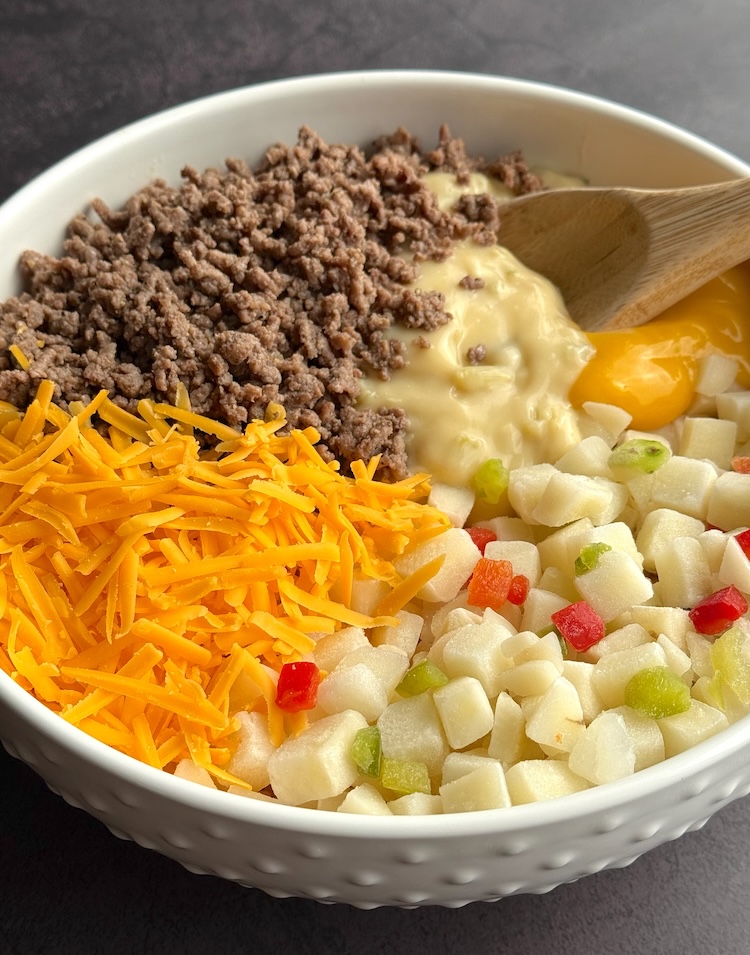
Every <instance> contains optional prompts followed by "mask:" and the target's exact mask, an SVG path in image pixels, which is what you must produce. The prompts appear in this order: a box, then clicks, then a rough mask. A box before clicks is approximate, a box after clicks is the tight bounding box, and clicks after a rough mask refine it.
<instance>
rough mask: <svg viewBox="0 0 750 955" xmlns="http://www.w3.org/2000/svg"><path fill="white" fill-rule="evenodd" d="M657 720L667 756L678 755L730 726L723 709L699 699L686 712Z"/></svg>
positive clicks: (693, 701)
mask: <svg viewBox="0 0 750 955" xmlns="http://www.w3.org/2000/svg"><path fill="white" fill-rule="evenodd" d="M657 722H658V724H659V729H660V730H661V733H662V736H663V737H664V753H665V755H666V756H667V757H669V756H676V755H677V753H682V752H684V751H685V750H686V749H690V747H691V746H695V745H696V743H700V742H702V741H703V740H704V739H708V738H709V737H711V736H713V735H714V734H716V733H718V732H719V730H723V729H725V728H726V727H727V726H729V721H728V720H727V718H726V716H725V715H724V714H723V713H722V712H721V710H718V709H716V707H714V706H709V705H708V704H707V703H701V702H700V701H699V700H692V702H691V703H690V709H689V710H686V711H685V712H684V713H675V714H674V715H673V716H665V717H664V718H663V719H660V720H657Z"/></svg>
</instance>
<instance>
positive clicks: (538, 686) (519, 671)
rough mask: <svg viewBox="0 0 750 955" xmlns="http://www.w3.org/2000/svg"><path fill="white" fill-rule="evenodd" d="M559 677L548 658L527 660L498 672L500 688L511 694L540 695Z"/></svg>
mask: <svg viewBox="0 0 750 955" xmlns="http://www.w3.org/2000/svg"><path fill="white" fill-rule="evenodd" d="M559 677H560V671H559V670H558V669H557V667H556V666H555V664H554V663H551V662H550V661H549V660H529V661H527V662H526V663H519V664H518V666H514V667H512V668H511V669H509V670H505V671H504V672H503V673H502V674H500V689H502V690H507V692H508V693H512V694H513V696H541V695H542V693H544V692H545V691H546V690H547V689H548V688H549V687H550V686H551V685H552V684H553V683H554V682H555V680H557V679H559Z"/></svg>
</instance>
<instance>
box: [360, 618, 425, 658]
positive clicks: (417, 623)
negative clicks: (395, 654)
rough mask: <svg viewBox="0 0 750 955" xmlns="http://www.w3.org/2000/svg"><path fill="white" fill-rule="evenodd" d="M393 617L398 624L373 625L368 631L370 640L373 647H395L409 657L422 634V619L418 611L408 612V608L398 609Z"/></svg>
mask: <svg viewBox="0 0 750 955" xmlns="http://www.w3.org/2000/svg"><path fill="white" fill-rule="evenodd" d="M395 617H396V619H397V620H398V625H397V626H395V627H374V628H373V629H372V630H371V631H370V642H371V643H372V645H373V646H374V647H382V646H387V647H397V648H398V649H399V650H403V651H404V653H405V654H406V655H407V656H408V657H411V656H412V654H413V653H414V651H415V650H416V649H417V644H418V643H419V638H420V636H421V635H422V626H423V625H424V619H423V618H422V617H420V615H419V614H418V613H410V612H409V611H408V610H399V612H398V613H397V614H395Z"/></svg>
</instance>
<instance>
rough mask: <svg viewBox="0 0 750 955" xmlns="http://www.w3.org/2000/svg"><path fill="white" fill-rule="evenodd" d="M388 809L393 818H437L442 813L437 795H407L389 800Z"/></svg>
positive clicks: (440, 800) (441, 802) (441, 805)
mask: <svg viewBox="0 0 750 955" xmlns="http://www.w3.org/2000/svg"><path fill="white" fill-rule="evenodd" d="M388 808H389V809H390V810H391V812H392V813H393V815H394V816H437V815H440V813H442V811H443V800H442V799H441V798H440V796H438V795H435V796H431V795H429V794H428V793H409V794H408V795H406V796H399V797H398V799H391V800H390V801H389V802H388Z"/></svg>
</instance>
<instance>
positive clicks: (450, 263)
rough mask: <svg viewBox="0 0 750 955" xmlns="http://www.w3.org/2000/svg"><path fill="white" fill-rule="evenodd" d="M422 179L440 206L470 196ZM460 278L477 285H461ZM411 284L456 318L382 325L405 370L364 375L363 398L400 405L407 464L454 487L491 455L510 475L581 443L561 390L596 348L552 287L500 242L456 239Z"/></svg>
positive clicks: (446, 181) (445, 180) (446, 179)
mask: <svg viewBox="0 0 750 955" xmlns="http://www.w3.org/2000/svg"><path fill="white" fill-rule="evenodd" d="M472 180H473V181H472V182H471V183H470V186H469V189H470V191H472V192H475V191H476V192H493V193H494V194H495V195H499V196H502V195H506V196H507V194H508V193H507V191H505V190H503V187H502V186H498V185H497V184H495V183H492V187H490V184H489V182H488V180H487V179H485V177H483V176H478V175H474V176H473V177H472ZM482 180H483V181H482ZM426 181H427V182H428V183H430V185H431V186H432V188H434V189H435V190H436V192H437V193H438V196H439V198H440V202H441V204H442V203H443V202H447V203H448V204H452V203H453V202H455V200H456V199H457V198H458V196H459V195H460V194H461V193H462V192H466V191H467V188H466V186H465V185H464V186H457V185H456V184H455V181H454V180H453V177H451V176H447V175H444V174H432V175H430V176H427V177H426ZM467 275H468V276H471V277H472V278H480V279H481V280H482V281H483V283H484V285H483V287H482V288H473V289H470V288H463V287H461V285H460V284H459V283H460V282H461V280H462V279H463V278H464V277H465V276H467ZM415 285H416V287H418V288H420V289H424V290H429V291H439V292H442V293H443V294H444V295H445V301H446V309H447V311H448V312H449V313H450V314H451V315H452V316H453V320H452V321H451V322H448V324H446V325H444V326H442V327H441V328H438V329H435V330H434V331H430V332H426V333H425V332H415V331H413V330H407V329H402V328H399V329H391V330H390V331H391V334H394V336H398V337H399V338H402V339H404V340H406V341H409V342H412V344H411V346H410V347H409V349H408V360H409V365H408V366H407V367H406V368H404V369H403V370H400V371H398V372H396V373H394V374H393V375H392V376H391V378H390V379H389V380H388V381H381V380H378V379H374V378H365V379H363V381H362V390H361V397H360V401H361V403H362V404H366V405H367V406H369V407H382V406H388V407H398V408H403V409H404V410H405V412H406V414H407V415H408V418H409V421H410V428H409V431H408V437H407V451H408V454H409V458H410V463H411V465H412V466H413V467H414V468H415V469H419V470H426V471H428V472H429V473H430V474H431V475H432V476H433V478H434V479H435V480H437V481H442V482H444V483H447V484H453V485H458V486H461V485H466V484H468V483H469V481H470V479H471V476H472V475H473V474H474V472H475V471H476V470H477V468H478V467H479V466H480V465H481V464H482V463H483V462H484V461H486V460H487V459H488V458H500V459H501V460H502V461H503V463H504V464H505V465H506V466H507V467H511V468H512V467H518V466H521V465H528V464H536V463H539V462H541V461H550V460H551V461H554V460H555V459H556V458H557V457H559V456H560V455H562V454H563V453H564V452H565V451H566V450H568V449H569V448H570V447H572V446H573V445H574V444H576V443H577V442H578V441H579V440H580V437H581V436H580V432H579V428H578V423H577V414H576V412H575V410H574V409H573V408H572V407H571V405H570V403H569V401H568V392H569V390H570V387H571V385H572V384H573V382H574V381H575V379H576V378H577V377H578V375H579V373H580V371H581V369H582V368H583V366H584V365H585V364H586V362H587V361H588V359H589V358H590V356H591V354H592V353H593V349H592V346H591V345H590V344H589V342H588V340H587V339H586V337H585V335H584V334H583V332H581V330H580V329H579V328H578V327H577V326H576V325H574V324H573V322H572V321H571V320H570V318H569V317H568V315H567V313H566V311H565V307H564V305H563V301H562V298H561V296H560V294H559V292H558V291H557V289H556V288H555V287H554V286H553V285H552V284H551V283H550V282H548V281H547V280H546V279H545V278H543V277H542V276H540V275H538V274H537V273H535V272H532V271H531V270H530V269H527V268H526V267H525V266H524V265H522V264H521V263H520V262H519V261H518V259H516V258H515V256H514V255H512V254H511V253H510V252H509V251H508V250H507V249H504V248H502V246H499V245H494V246H479V245H476V244H475V243H473V242H463V243H459V244H458V245H457V246H456V248H455V250H454V252H453V254H452V255H451V256H450V258H449V259H448V260H446V261H445V262H423V263H420V266H419V278H418V279H417V281H416V283H415ZM419 338H422V339H425V340H426V341H427V342H429V346H430V347H428V348H427V347H422V346H420V344H418V343H417V340H418V339H419ZM482 349H483V350H484V356H483V358H482V359H481V360H480V361H477V357H478V354H481V351H482ZM472 358H473V360H472Z"/></svg>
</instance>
